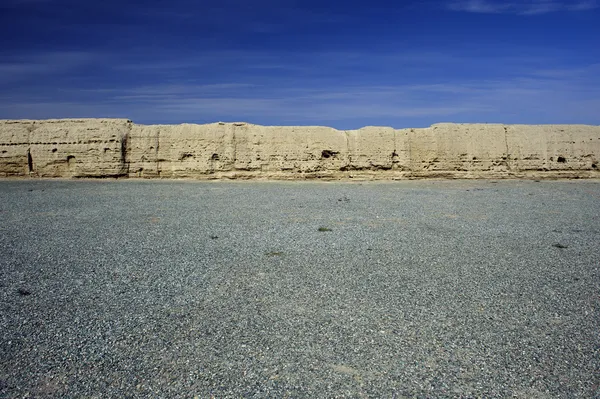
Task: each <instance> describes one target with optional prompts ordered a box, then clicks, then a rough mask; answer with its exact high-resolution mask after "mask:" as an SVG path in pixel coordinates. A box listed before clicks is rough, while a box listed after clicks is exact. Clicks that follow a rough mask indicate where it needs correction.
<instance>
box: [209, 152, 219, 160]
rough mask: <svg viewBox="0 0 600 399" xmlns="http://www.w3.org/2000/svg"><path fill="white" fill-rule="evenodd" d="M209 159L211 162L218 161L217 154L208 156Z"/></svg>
mask: <svg viewBox="0 0 600 399" xmlns="http://www.w3.org/2000/svg"><path fill="white" fill-rule="evenodd" d="M210 159H212V160H213V161H218V160H219V154H212V155H211V156H210Z"/></svg>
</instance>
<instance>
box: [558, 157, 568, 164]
mask: <svg viewBox="0 0 600 399" xmlns="http://www.w3.org/2000/svg"><path fill="white" fill-rule="evenodd" d="M556 162H559V163H565V162H567V160H566V158H565V157H558V158H556Z"/></svg>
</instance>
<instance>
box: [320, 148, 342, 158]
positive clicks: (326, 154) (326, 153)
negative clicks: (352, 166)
mask: <svg viewBox="0 0 600 399" xmlns="http://www.w3.org/2000/svg"><path fill="white" fill-rule="evenodd" d="M337 154H339V152H337V151H331V150H323V151H321V158H323V159H327V158H335V157H336V156H337Z"/></svg>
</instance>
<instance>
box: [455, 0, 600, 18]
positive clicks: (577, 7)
mask: <svg viewBox="0 0 600 399" xmlns="http://www.w3.org/2000/svg"><path fill="white" fill-rule="evenodd" d="M598 6H599V5H598V2H597V1H596V0H577V1H557V0H522V1H514V2H510V1H509V2H507V1H497V0H457V1H451V2H450V3H448V4H447V8H448V9H450V10H453V11H464V12H472V13H481V14H501V13H506V14H517V15H537V14H547V13H551V12H556V11H586V10H591V9H594V8H597V7H598Z"/></svg>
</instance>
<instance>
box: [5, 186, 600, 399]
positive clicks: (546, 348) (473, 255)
mask: <svg viewBox="0 0 600 399" xmlns="http://www.w3.org/2000/svg"><path fill="white" fill-rule="evenodd" d="M599 243H600V182H599V181H542V182H534V181H498V182H494V181H405V182H385V183H384V182H364V183H356V182H355V183H325V182H289V183H286V182H281V183H266V182H185V181H167V182H165V181H58V180H53V181H35V180H27V181H2V182H0V397H3V398H21V397H29V398H42V397H65V398H68V397H77V398H79V397H96V398H113V397H130V398H146V397H157V398H158V397H160V398H168V397H172V398H186V397H187V398H194V397H195V396H197V397H198V398H209V397H214V398H228V397H253V398H254V397H257V398H266V397H269V398H284V397H290V398H295V397H306V398H396V399H400V398H405V397H408V398H412V397H416V398H444V397H457V398H458V397H462V398H471V397H485V398H495V397H497V398H506V397H517V398H555V397H559V398H591V397H600V388H599V384H600V312H599V309H600V297H599V294H600V250H599Z"/></svg>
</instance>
